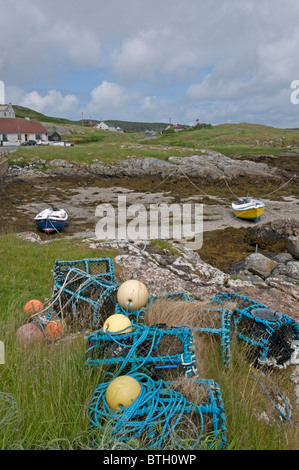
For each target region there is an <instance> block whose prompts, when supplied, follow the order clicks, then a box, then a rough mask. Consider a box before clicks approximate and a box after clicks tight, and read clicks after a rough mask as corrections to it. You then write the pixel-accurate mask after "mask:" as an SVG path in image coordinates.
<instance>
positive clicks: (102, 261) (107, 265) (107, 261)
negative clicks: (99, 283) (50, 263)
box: [53, 257, 115, 283]
mask: <svg viewBox="0 0 299 470" xmlns="http://www.w3.org/2000/svg"><path fill="white" fill-rule="evenodd" d="M72 268H76V269H78V270H80V271H84V272H85V273H87V274H90V275H91V276H95V277H96V278H99V279H102V280H106V281H109V282H112V283H114V282H115V274H114V265H113V260H112V258H109V257H107V258H84V259H81V260H73V261H60V260H56V261H55V265H54V270H53V272H54V280H57V281H58V282H60V283H62V281H63V279H65V277H66V275H67V273H68V272H69V271H70V269H72Z"/></svg>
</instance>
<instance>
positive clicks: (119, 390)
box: [106, 375, 141, 411]
mask: <svg viewBox="0 0 299 470" xmlns="http://www.w3.org/2000/svg"><path fill="white" fill-rule="evenodd" d="M140 392H141V385H140V383H139V382H138V380H136V379H134V377H131V376H130V375H121V376H119V377H116V379H114V380H112V382H111V383H110V384H109V386H108V388H107V390H106V402H107V405H108V406H109V408H110V409H111V410H115V411H118V410H120V409H121V407H123V408H127V407H128V406H130V405H132V403H134V401H136V400H137V398H138V397H139V395H140Z"/></svg>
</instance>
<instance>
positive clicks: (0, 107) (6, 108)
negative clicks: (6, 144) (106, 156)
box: [0, 103, 16, 119]
mask: <svg viewBox="0 0 299 470" xmlns="http://www.w3.org/2000/svg"><path fill="white" fill-rule="evenodd" d="M15 117H16V115H15V110H14V109H13V107H12V105H11V103H9V104H0V118H12V119H14V118H15Z"/></svg>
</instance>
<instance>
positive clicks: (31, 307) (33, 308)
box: [24, 299, 44, 315]
mask: <svg viewBox="0 0 299 470" xmlns="http://www.w3.org/2000/svg"><path fill="white" fill-rule="evenodd" d="M43 308H44V306H43V303H42V302H41V301H40V300H37V299H32V300H29V302H27V304H26V305H25V307H24V312H25V313H26V314H27V315H33V314H34V313H38V312H41V311H42V310H43Z"/></svg>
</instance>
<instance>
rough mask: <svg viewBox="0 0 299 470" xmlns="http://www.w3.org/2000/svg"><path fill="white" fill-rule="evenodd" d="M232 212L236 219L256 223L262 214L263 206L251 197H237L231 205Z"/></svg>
mask: <svg viewBox="0 0 299 470" xmlns="http://www.w3.org/2000/svg"><path fill="white" fill-rule="evenodd" d="M232 210H233V213H234V215H235V216H236V217H238V218H240V219H247V220H252V221H254V222H255V221H256V220H258V219H259V218H260V217H261V215H262V214H263V213H264V210H265V204H264V203H263V202H261V201H259V200H258V199H253V198H251V197H238V198H237V200H236V201H235V202H233V203H232Z"/></svg>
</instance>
